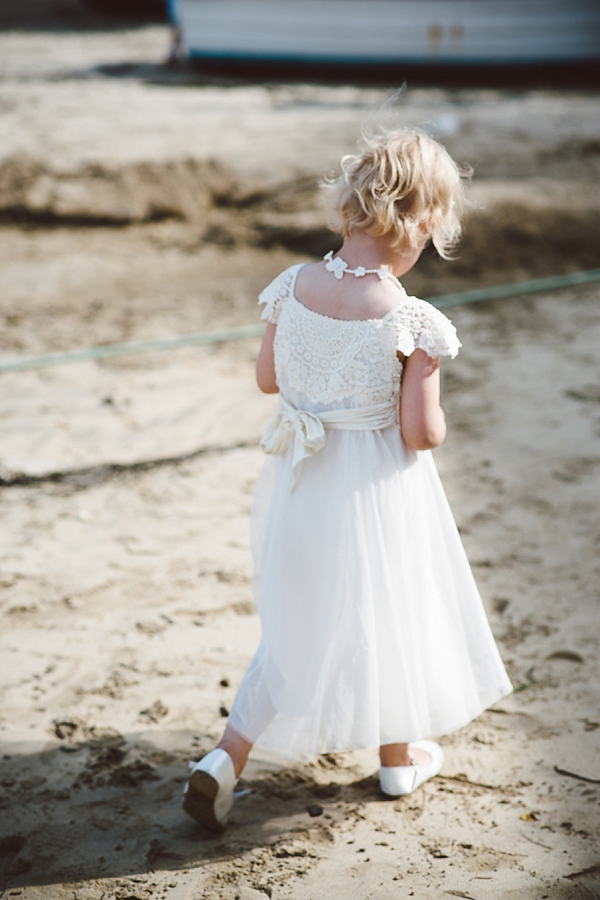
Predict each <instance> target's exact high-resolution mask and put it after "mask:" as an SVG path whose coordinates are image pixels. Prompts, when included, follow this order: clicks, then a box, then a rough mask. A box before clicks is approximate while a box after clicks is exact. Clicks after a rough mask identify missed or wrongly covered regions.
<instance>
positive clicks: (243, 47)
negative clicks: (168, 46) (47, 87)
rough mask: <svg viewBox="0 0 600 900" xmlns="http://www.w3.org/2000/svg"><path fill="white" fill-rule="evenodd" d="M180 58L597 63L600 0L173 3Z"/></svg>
mask: <svg viewBox="0 0 600 900" xmlns="http://www.w3.org/2000/svg"><path fill="white" fill-rule="evenodd" d="M168 5H169V11H170V16H171V20H172V21H173V22H174V23H176V24H177V26H178V28H179V31H180V36H181V41H182V46H183V52H184V55H186V56H187V57H188V58H190V59H196V60H198V61H210V60H223V61H225V60H235V61H251V60H255V61H262V62H268V61H270V62H309V63H325V64H340V63H341V64H352V65H354V64H357V65H360V64H366V65H390V64H397V63H404V64H409V65H424V64H425V65H427V66H431V65H485V66H499V65H507V64H509V65H510V64H513V65H514V64H517V65H519V64H536V63H537V64H539V63H546V64H547V63H572V62H588V61H589V62H593V61H598V60H600V3H599V2H598V0H219V2H218V3H216V2H214V0H168Z"/></svg>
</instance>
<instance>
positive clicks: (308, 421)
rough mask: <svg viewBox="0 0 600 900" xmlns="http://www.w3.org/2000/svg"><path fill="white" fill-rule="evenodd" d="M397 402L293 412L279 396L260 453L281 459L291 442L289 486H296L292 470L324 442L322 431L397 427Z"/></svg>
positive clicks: (292, 408)
mask: <svg viewBox="0 0 600 900" xmlns="http://www.w3.org/2000/svg"><path fill="white" fill-rule="evenodd" d="M397 415H398V409H397V402H396V401H395V400H392V401H388V402H385V403H375V404H373V405H372V406H359V407H356V408H350V409H331V410H327V411H326V412H322V413H318V414H317V413H311V412H308V411H307V410H300V409H296V407H295V406H292V404H291V403H288V402H287V400H286V399H285V398H284V397H282V396H281V395H280V396H279V406H278V407H277V410H276V411H275V414H274V415H273V416H272V418H271V419H270V421H269V423H268V424H267V427H266V428H265V431H264V434H263V436H262V439H261V442H260V446H261V450H263V452H264V453H270V454H274V455H275V456H283V455H284V454H285V453H287V452H288V450H289V449H290V446H291V445H292V442H293V455H292V485H291V489H292V490H293V489H294V487H295V485H296V467H297V466H298V465H299V464H300V463H301V462H302V460H303V459H306V458H307V457H308V456H312V455H313V454H314V453H317V452H318V451H319V450H322V449H323V447H324V446H325V442H326V440H327V434H326V428H329V429H334V430H336V431H339V430H346V431H363V430H364V431H376V430H378V429H380V428H389V427H390V426H391V425H396V424H397V421H398V419H397Z"/></svg>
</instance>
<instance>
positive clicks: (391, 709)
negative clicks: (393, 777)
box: [229, 265, 511, 759]
mask: <svg viewBox="0 0 600 900" xmlns="http://www.w3.org/2000/svg"><path fill="white" fill-rule="evenodd" d="M300 268H301V266H299V265H298V266H292V267H291V268H290V269H287V270H286V271H285V272H283V273H282V274H281V275H279V276H278V277H277V278H276V279H275V280H274V281H273V282H272V283H271V284H270V285H269V286H268V287H267V288H266V289H265V290H264V291H263V293H262V294H261V296H260V300H259V302H260V303H264V304H265V309H264V312H263V318H265V319H267V320H268V321H269V322H273V323H276V324H277V330H276V334H275V342H274V348H275V369H276V375H277V384H278V385H279V388H280V391H281V395H282V396H283V397H284V398H285V400H286V401H287V403H288V404H291V405H292V406H293V407H295V408H296V409H298V410H303V411H307V412H312V413H316V414H318V413H325V412H327V411H330V410H340V409H356V408H361V407H369V406H373V405H374V404H382V403H386V402H389V401H391V400H394V401H396V402H397V400H398V397H399V393H400V380H401V374H402V366H401V363H400V361H399V360H398V358H397V355H396V352H397V350H400V351H401V352H402V354H404V355H405V356H410V354H411V353H412V352H413V351H414V350H415V349H416V348H418V347H419V348H421V349H423V350H425V352H426V353H427V354H429V355H430V356H431V357H436V356H440V355H442V356H443V355H449V356H456V354H457V352H458V348H459V347H460V343H459V341H458V339H457V337H456V331H455V329H454V326H453V325H452V323H451V322H450V321H449V319H447V318H446V316H444V315H443V314H442V313H441V312H439V311H438V310H436V309H435V308H434V307H432V306H431V305H430V304H428V303H426V302H425V301H423V300H419V299H417V298H415V297H409V296H407V295H406V294H405V293H404V292H402V293H401V294H399V298H400V300H399V303H398V305H397V306H396V307H395V308H394V309H393V310H391V311H390V312H389V313H388V314H387V315H386V316H384V317H383V318H381V319H369V320H366V321H356V320H351V321H341V320H338V319H333V318H330V317H328V316H324V315H321V314H319V313H316V312H314V311H313V310H310V309H308V308H307V307H305V306H303V305H302V304H301V303H300V302H299V301H298V300H296V298H295V296H294V284H295V281H296V276H297V274H298V271H299V269H300ZM326 434H327V437H326V441H325V445H324V446H323V447H322V449H319V450H318V452H314V453H313V455H311V456H309V457H308V458H306V459H303V460H302V461H301V462H300V463H299V465H297V466H296V469H295V473H294V472H293V471H292V456H293V450H292V448H291V447H290V449H289V450H288V451H287V452H286V453H284V454H283V455H278V456H268V457H267V458H266V463H265V466H264V469H263V471H262V473H261V475H260V478H259V481H258V485H257V489H256V495H255V501H254V507H253V514H252V541H253V553H254V565H255V569H254V591H255V600H256V605H257V608H258V612H259V615H260V619H261V625H262V639H261V643H260V645H259V647H258V650H257V652H256V654H255V656H254V658H253V660H252V662H251V664H250V667H249V669H248V671H247V673H246V675H245V676H244V679H243V680H242V683H241V685H240V688H239V691H238V693H237V695H236V699H235V702H234V704H233V706H232V709H231V713H230V718H229V724H230V725H231V726H232V727H233V728H235V730H236V731H238V732H239V733H240V734H242V735H243V736H244V737H246V738H247V739H248V740H250V741H252V742H255V743H257V744H258V745H260V746H263V747H265V748H267V749H269V750H272V751H274V752H276V753H278V754H280V755H283V756H287V757H290V758H293V759H300V758H303V757H310V756H314V755H315V754H317V753H324V752H335V751H344V750H351V749H358V748H366V747H377V746H378V745H379V744H382V743H383V744H387V743H395V742H410V741H414V740H418V739H421V738H425V737H429V736H433V735H441V734H444V733H447V732H450V731H453V730H454V729H456V728H459V727H460V726H462V725H464V724H466V723H467V722H469V721H470V720H471V719H473V718H475V717H476V716H477V715H479V713H481V712H482V711H483V710H484V709H485V708H486V707H488V706H489V705H490V704H492V703H494V702H495V701H496V700H499V699H500V698H501V697H503V696H505V695H506V694H508V693H509V692H510V691H511V685H510V681H509V679H508V676H507V674H506V672H505V669H504V666H503V664H502V661H501V659H500V655H499V653H498V650H497V647H496V645H495V643H494V639H493V636H492V633H491V630H490V627H489V624H488V622H487V619H486V615H485V612H484V609H483V605H482V602H481V598H480V596H479V593H478V591H477V587H476V585H475V582H474V580H473V576H472V574H471V570H470V567H469V564H468V561H467V559H466V556H465V553H464V550H463V547H462V544H461V541H460V537H459V535H458V532H457V529H456V525H455V523H454V519H453V517H452V513H451V512H450V509H449V506H448V502H447V500H446V497H445V494H444V491H443V488H442V486H441V483H440V480H439V477H438V474H437V471H436V469H435V465H434V462H433V457H432V455H431V452H430V451H423V452H418V453H415V452H414V451H412V450H410V449H409V448H408V447H406V446H405V445H404V443H403V442H402V438H401V435H400V431H399V428H398V426H397V425H393V426H391V427H387V428H380V429H378V430H360V429H359V430H344V429H342V430H332V431H330V430H327V433H326Z"/></svg>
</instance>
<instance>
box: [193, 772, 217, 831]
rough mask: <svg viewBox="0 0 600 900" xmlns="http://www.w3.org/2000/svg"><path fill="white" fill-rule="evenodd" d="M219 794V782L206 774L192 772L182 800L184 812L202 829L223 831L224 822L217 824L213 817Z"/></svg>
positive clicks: (214, 816)
mask: <svg viewBox="0 0 600 900" xmlns="http://www.w3.org/2000/svg"><path fill="white" fill-rule="evenodd" d="M218 793H219V782H218V781H217V780H216V778H213V776H212V775H209V773H208V772H202V771H199V772H193V773H192V776H191V778H190V781H189V785H188V789H187V791H186V792H185V796H184V798H183V809H184V812H186V813H187V814H188V816H191V817H192V819H195V820H196V822H198V823H199V824H200V825H203V826H204V828H209V829H210V830H211V831H223V830H224V829H225V825H226V823H225V822H219V820H218V819H217V817H216V815H215V800H216V799H217V794H218Z"/></svg>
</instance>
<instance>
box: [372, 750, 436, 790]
mask: <svg viewBox="0 0 600 900" xmlns="http://www.w3.org/2000/svg"><path fill="white" fill-rule="evenodd" d="M410 746H411V747H418V748H419V749H420V750H425V751H426V752H427V753H429V755H430V756H431V762H430V763H428V764H427V765H425V766H422V765H419V763H418V762H416V761H414V760H413V762H412V764H411V765H410V766H381V768H380V769H379V784H380V785H381V790H382V791H383V793H384V794H387V795H388V796H390V797H403V796H404V795H405V794H412V792H413V791H416V789H417V788H418V787H420V786H421V785H422V784H423V782H424V781H427V779H428V778H433V776H434V775H437V774H438V772H439V771H440V769H441V768H442V765H443V763H444V751H443V750H442V748H441V747H440V745H439V744H436V743H435V741H414V743H412V744H411V745H410Z"/></svg>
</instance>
